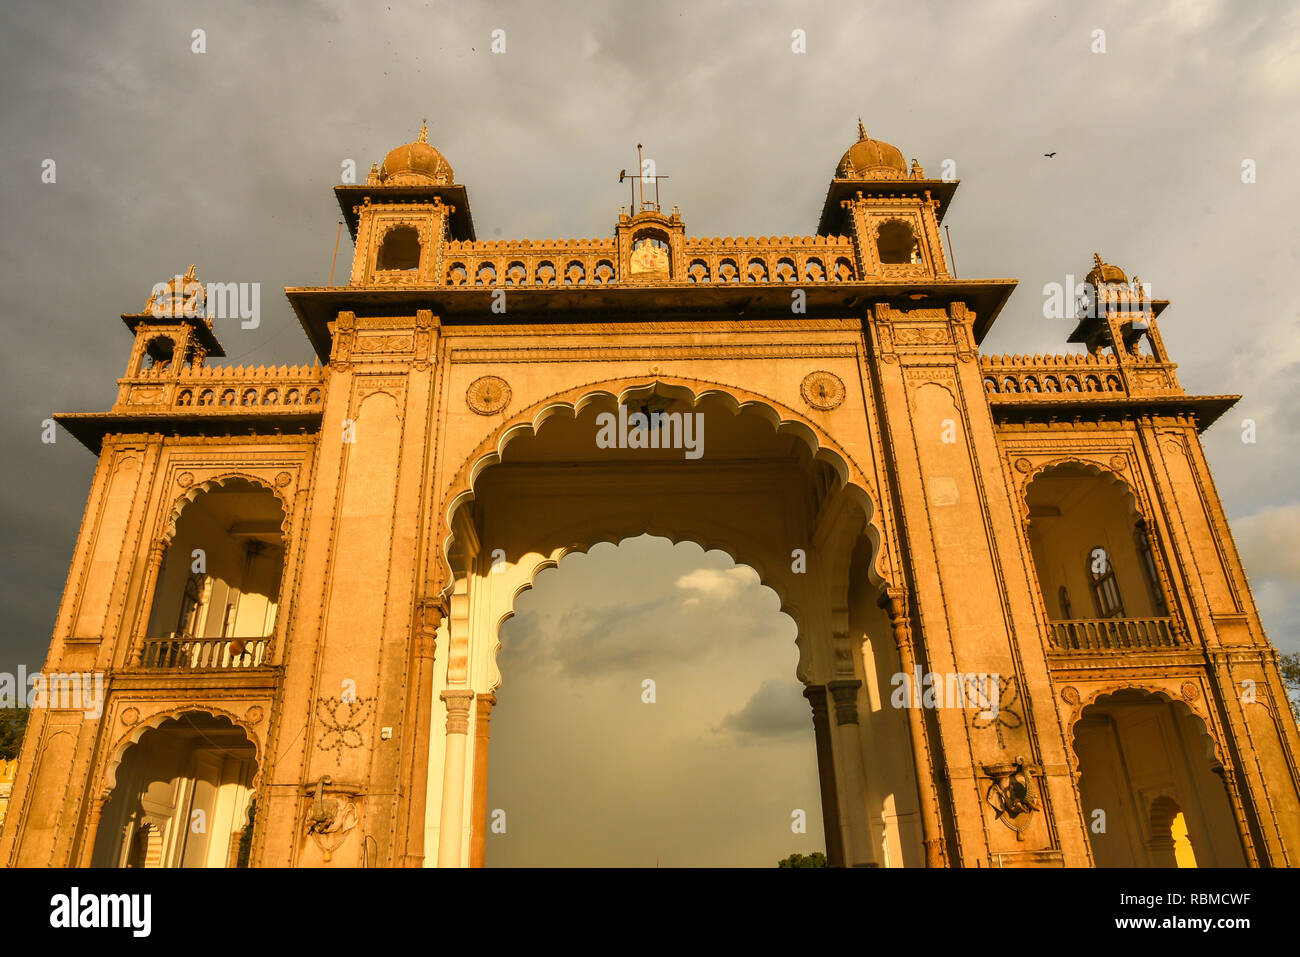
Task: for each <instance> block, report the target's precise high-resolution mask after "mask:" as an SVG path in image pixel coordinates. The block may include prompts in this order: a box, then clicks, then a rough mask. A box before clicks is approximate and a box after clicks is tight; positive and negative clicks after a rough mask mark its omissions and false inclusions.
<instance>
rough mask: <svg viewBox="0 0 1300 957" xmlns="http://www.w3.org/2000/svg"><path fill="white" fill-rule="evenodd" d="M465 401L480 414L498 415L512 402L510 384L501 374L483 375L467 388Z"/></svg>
mask: <svg viewBox="0 0 1300 957" xmlns="http://www.w3.org/2000/svg"><path fill="white" fill-rule="evenodd" d="M465 402H466V403H467V404H468V405H469V407H470V408H471V409H473V410H474V411H475V412H477V413H478V414H479V415H496V414H497V413H498V412H500V411H501V410H502V409H504V408H505V407H506V406H508V405H509V404H510V384H509V383H508V382H506V380H505V379H502V378H501V377H500V376H494V375H485V376H481V377H479V378H477V379H475V380H474V381H473V382H471V383H470V384H469V388H468V389H466V390H465Z"/></svg>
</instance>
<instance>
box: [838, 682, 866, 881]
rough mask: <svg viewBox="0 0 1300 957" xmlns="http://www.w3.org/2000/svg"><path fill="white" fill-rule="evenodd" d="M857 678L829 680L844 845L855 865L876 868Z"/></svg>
mask: <svg viewBox="0 0 1300 957" xmlns="http://www.w3.org/2000/svg"><path fill="white" fill-rule="evenodd" d="M861 687H862V682H861V681H859V680H857V679H856V678H839V679H836V680H835V681H828V682H827V683H826V690H827V691H829V692H830V693H831V697H832V699H834V701H835V738H836V739H837V740H838V743H839V753H840V761H839V762H838V765H839V767H842V768H843V771H844V773H843V776H842V778H841V780H842V781H843V783H844V797H845V803H846V804H847V806H846V807H845V808H844V816H843V818H842V820H841V824H842V826H843V827H844V829H845V837H844V847H845V849H846V850H847V851H848V857H849V860H848V863H849V864H850V865H852V866H853V867H875V866H876V860H875V854H874V853H873V852H872V848H871V821H870V820H869V818H868V817H867V800H866V796H867V773H866V768H865V767H863V764H862V738H861V736H860V734H859V731H858V689H859V688H861Z"/></svg>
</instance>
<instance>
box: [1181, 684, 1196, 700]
mask: <svg viewBox="0 0 1300 957" xmlns="http://www.w3.org/2000/svg"><path fill="white" fill-rule="evenodd" d="M1180 690H1181V691H1182V693H1183V700H1185V701H1195V700H1196V699H1197V698H1199V697H1200V696H1201V689H1200V688H1198V687H1197V686H1196V682H1195V681H1184V682H1183V687H1182V688H1181V689H1180Z"/></svg>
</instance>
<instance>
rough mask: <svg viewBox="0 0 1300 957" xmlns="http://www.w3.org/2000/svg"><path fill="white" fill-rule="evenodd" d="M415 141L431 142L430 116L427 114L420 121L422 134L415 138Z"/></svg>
mask: <svg viewBox="0 0 1300 957" xmlns="http://www.w3.org/2000/svg"><path fill="white" fill-rule="evenodd" d="M415 142H417V143H427V142H429V118H428V117H427V116H426V117H425V118H424V119H423V120H422V121H421V122H420V135H419V136H417V137H416V138H415Z"/></svg>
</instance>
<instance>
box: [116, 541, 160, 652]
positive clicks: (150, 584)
mask: <svg viewBox="0 0 1300 957" xmlns="http://www.w3.org/2000/svg"><path fill="white" fill-rule="evenodd" d="M167 544H168V543H167V540H166V539H165V538H155V539H154V540H153V541H152V542H151V543H150V545H149V564H148V566H147V567H146V568H145V574H144V586H143V590H142V591H141V593H140V605H139V609H140V610H139V612H138V614H137V616H136V622H135V628H134V629H132V634H133V637H132V641H131V647H129V648H127V649H126V657H125V658H124V659H123V664H125V665H127V666H128V667H129V666H130V665H131V664H133V662H132V661H131V656H132V655H135V654H138V653H139V652H140V650H141V649H142V648H143V646H144V639H145V637H146V636H147V633H148V631H149V619H150V618H151V617H152V616H153V605H154V597H155V596H154V592H155V591H156V590H157V588H158V577H159V576H160V575H161V574H162V565H163V558H164V556H165V555H166V554H167Z"/></svg>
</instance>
